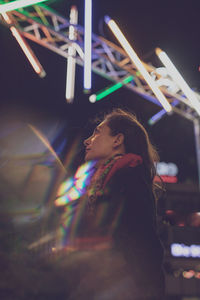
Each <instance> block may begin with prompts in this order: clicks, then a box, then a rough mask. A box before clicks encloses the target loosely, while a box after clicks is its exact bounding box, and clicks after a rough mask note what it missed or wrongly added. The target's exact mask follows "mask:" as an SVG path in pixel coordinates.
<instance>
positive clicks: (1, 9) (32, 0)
mask: <svg viewBox="0 0 200 300" xmlns="http://www.w3.org/2000/svg"><path fill="white" fill-rule="evenodd" d="M44 1H47V0H16V1H12V2H9V3H6V4H1V6H0V14H2V13H5V12H7V11H12V10H15V9H18V8H22V7H26V6H31V5H34V4H37V3H40V2H44Z"/></svg>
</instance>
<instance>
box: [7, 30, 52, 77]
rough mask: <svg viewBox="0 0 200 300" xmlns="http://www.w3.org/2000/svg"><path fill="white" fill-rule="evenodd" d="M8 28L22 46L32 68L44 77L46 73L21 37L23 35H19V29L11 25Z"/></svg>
mask: <svg viewBox="0 0 200 300" xmlns="http://www.w3.org/2000/svg"><path fill="white" fill-rule="evenodd" d="M10 30H11V32H12V34H13V36H14V37H15V38H16V40H17V42H18V43H19V45H20V47H21V48H22V50H23V52H24V54H25V55H26V57H27V59H28V60H29V62H30V63H31V65H32V67H33V69H34V70H35V72H36V73H37V74H38V75H39V76H40V77H44V76H45V75H46V73H45V71H44V70H43V68H42V66H41V65H40V63H39V61H38V59H37V58H36V56H35V55H34V53H33V51H32V50H31V48H30V47H29V46H28V44H27V43H26V41H25V40H24V39H23V37H22V36H21V35H20V33H19V31H18V30H17V29H16V28H15V27H14V26H11V27H10Z"/></svg>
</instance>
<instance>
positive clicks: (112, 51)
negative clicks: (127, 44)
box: [1, 4, 200, 184]
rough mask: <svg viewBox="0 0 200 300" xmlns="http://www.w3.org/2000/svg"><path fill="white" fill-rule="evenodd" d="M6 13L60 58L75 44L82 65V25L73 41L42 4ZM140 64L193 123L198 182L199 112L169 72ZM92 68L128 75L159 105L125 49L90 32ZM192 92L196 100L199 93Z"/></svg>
mask: <svg viewBox="0 0 200 300" xmlns="http://www.w3.org/2000/svg"><path fill="white" fill-rule="evenodd" d="M8 15H9V17H10V18H11V20H12V24H10V25H12V26H15V27H16V28H17V29H18V31H19V32H20V33H21V35H22V36H24V37H25V38H28V39H30V40H32V41H34V42H36V43H38V44H40V45H41V46H43V47H46V48H48V49H50V50H51V51H53V52H55V53H57V54H59V55H61V56H63V57H64V58H67V57H68V48H69V46H71V45H73V46H74V47H75V48H76V62H77V63H78V64H79V65H81V66H83V62H84V28H83V27H82V26H79V25H77V26H75V27H76V34H77V40H76V42H75V41H71V40H70V39H69V26H70V23H69V20H68V19H67V18H65V17H63V16H61V15H60V14H58V13H57V12H56V11H54V10H52V9H51V8H49V7H48V6H46V5H44V4H40V5H34V6H31V7H26V8H23V9H18V10H15V11H12V12H10V13H8ZM1 21H2V23H3V24H4V25H7V26H10V25H8V24H7V23H6V22H5V21H4V19H3V18H1ZM73 26H74V25H73ZM143 64H144V66H145V67H146V69H147V70H148V72H149V73H150V74H151V75H152V78H154V80H155V81H156V82H157V83H160V84H159V86H160V89H161V91H162V92H163V94H164V95H165V97H166V98H167V99H168V101H169V102H170V103H171V105H172V110H173V112H175V113H177V114H179V115H181V116H182V117H184V118H187V119H189V120H191V121H192V122H193V123H194V132H195V139H196V147H197V161H198V170H199V184H200V153H199V151H200V150H199V149H200V136H199V132H200V119H199V116H198V114H197V113H196V111H195V110H194V108H193V106H192V104H191V103H190V102H189V100H188V99H187V98H186V97H185V96H184V95H183V93H182V91H181V90H180V89H179V87H178V86H177V85H176V83H175V82H174V81H173V79H172V78H171V77H170V76H167V78H166V77H163V76H162V75H160V72H158V68H155V67H154V66H152V65H150V64H146V63H143ZM92 71H93V72H95V73H97V74H99V75H100V76H102V77H104V78H106V79H108V80H110V81H112V82H122V81H123V80H124V79H125V78H126V77H127V76H130V75H132V76H133V80H132V81H131V82H129V83H127V84H125V85H124V86H125V87H126V88H128V89H130V90H132V91H133V92H135V93H137V94H139V95H141V96H142V97H144V98H145V99H147V100H149V101H152V102H154V103H155V104H156V105H158V106H161V104H160V102H158V100H157V99H156V98H155V96H154V94H153V93H152V90H151V89H150V88H149V86H148V85H147V84H146V81H144V79H143V77H142V75H141V74H140V73H139V72H138V70H137V68H136V67H135V65H134V64H133V63H132V62H131V60H130V58H129V57H128V56H127V54H126V52H125V51H124V50H123V49H122V48H120V47H119V46H117V45H115V44H114V43H112V42H110V41H108V40H106V39H105V38H103V37H100V36H97V35H95V34H93V35H92ZM171 84H172V85H173V86H175V89H173V90H172V88H171V87H170V85H171ZM195 94H196V97H197V99H198V100H199V102H200V94H198V93H195ZM161 110H162V107H161Z"/></svg>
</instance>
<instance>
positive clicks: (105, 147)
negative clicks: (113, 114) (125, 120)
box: [84, 121, 116, 163]
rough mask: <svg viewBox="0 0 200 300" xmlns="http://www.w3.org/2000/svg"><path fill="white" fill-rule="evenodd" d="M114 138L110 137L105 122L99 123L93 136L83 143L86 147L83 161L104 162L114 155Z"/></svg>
mask: <svg viewBox="0 0 200 300" xmlns="http://www.w3.org/2000/svg"><path fill="white" fill-rule="evenodd" d="M115 139H116V137H115V136H112V135H111V132H110V128H109V127H108V125H107V124H106V122H105V121H103V122H102V123H100V124H99V125H98V126H97V127H96V128H95V130H94V132H93V134H92V135H91V136H90V137H89V138H88V139H86V140H85V141H84V145H85V147H86V151H85V160H86V161H88V160H97V161H98V162H99V163H103V162H105V161H106V160H107V159H109V158H110V157H112V155H113V154H114V149H115V148H114V141H115Z"/></svg>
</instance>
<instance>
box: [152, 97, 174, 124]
mask: <svg viewBox="0 0 200 300" xmlns="http://www.w3.org/2000/svg"><path fill="white" fill-rule="evenodd" d="M178 103H179V101H178V100H174V101H173V102H172V103H171V105H172V106H176V105H177V104H178ZM164 115H166V111H165V110H164V109H162V110H160V111H159V112H158V113H157V114H155V115H154V116H153V117H151V118H150V119H149V120H148V124H149V125H154V124H155V123H156V122H157V121H159V120H160V119H161V118H162V117H163V116H164Z"/></svg>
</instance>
